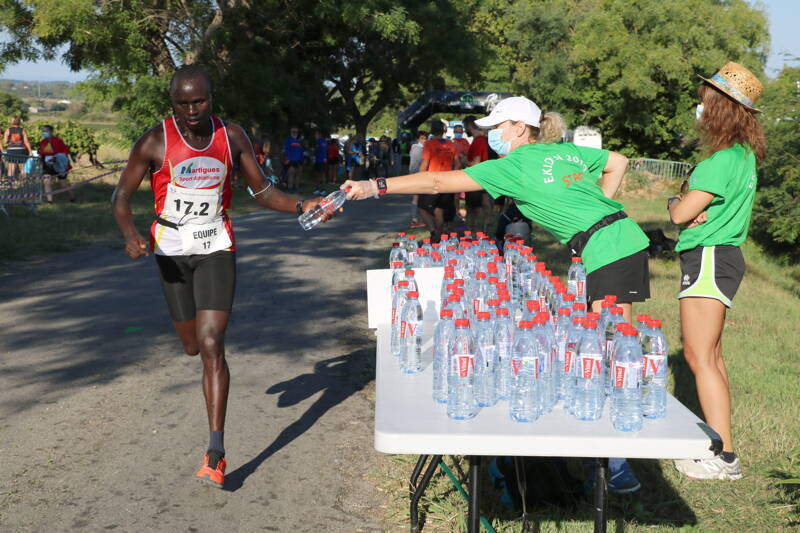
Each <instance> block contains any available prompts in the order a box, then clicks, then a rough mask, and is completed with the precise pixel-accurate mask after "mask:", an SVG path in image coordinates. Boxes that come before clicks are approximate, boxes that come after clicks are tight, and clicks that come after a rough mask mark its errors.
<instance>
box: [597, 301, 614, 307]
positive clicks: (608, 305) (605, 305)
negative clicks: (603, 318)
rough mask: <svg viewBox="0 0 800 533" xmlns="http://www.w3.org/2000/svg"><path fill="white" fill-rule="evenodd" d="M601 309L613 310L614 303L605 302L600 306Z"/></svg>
mask: <svg viewBox="0 0 800 533" xmlns="http://www.w3.org/2000/svg"><path fill="white" fill-rule="evenodd" d="M600 307H602V308H603V309H611V308H612V307H614V302H609V301H608V300H603V302H602V303H601V304H600Z"/></svg>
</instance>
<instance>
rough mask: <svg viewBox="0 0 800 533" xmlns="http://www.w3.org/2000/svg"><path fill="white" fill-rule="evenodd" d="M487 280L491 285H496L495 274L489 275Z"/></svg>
mask: <svg viewBox="0 0 800 533" xmlns="http://www.w3.org/2000/svg"><path fill="white" fill-rule="evenodd" d="M488 281H489V283H491V284H492V285H497V282H498V279H497V276H491V277H489V278H488Z"/></svg>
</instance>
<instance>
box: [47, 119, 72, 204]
mask: <svg viewBox="0 0 800 533" xmlns="http://www.w3.org/2000/svg"><path fill="white" fill-rule="evenodd" d="M39 157H40V158H41V159H42V173H43V175H44V178H43V181H44V192H45V197H46V199H47V201H48V202H49V203H52V202H53V195H52V194H50V193H51V192H52V191H53V178H54V177H55V178H56V179H57V180H58V185H59V188H64V187H67V188H69V186H70V184H69V180H68V179H67V172H69V170H70V168H72V165H70V162H69V147H68V146H67V145H66V144H65V143H64V141H62V140H61V139H60V138H58V137H56V136H55V135H53V126H50V125H47V126H42V140H41V141H39ZM67 194H68V195H69V201H70V202H74V201H75V193H74V192H73V191H72V189H68V190H67Z"/></svg>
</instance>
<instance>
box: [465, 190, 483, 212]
mask: <svg viewBox="0 0 800 533" xmlns="http://www.w3.org/2000/svg"><path fill="white" fill-rule="evenodd" d="M484 194H486V193H485V192H483V191H469V192H468V193H466V194H464V202H465V203H466V204H467V207H473V208H475V207H483V195H484Z"/></svg>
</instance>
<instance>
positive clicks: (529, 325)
mask: <svg viewBox="0 0 800 533" xmlns="http://www.w3.org/2000/svg"><path fill="white" fill-rule="evenodd" d="M532 327H533V322H531V321H530V320H521V321H520V323H519V329H531V328H532Z"/></svg>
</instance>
